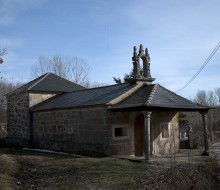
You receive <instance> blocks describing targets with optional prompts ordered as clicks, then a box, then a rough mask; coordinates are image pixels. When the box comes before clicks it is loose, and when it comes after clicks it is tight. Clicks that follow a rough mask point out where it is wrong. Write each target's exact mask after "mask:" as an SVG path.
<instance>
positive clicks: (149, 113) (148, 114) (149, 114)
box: [143, 111, 152, 118]
mask: <svg viewBox="0 0 220 190" xmlns="http://www.w3.org/2000/svg"><path fill="white" fill-rule="evenodd" d="M143 114H144V117H148V118H150V117H151V114H152V112H150V111H145V112H144V113H143Z"/></svg>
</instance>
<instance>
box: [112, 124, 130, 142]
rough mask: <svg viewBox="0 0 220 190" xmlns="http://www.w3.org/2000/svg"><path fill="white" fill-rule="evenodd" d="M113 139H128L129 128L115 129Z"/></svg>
mask: <svg viewBox="0 0 220 190" xmlns="http://www.w3.org/2000/svg"><path fill="white" fill-rule="evenodd" d="M112 132H113V139H127V138H128V127H127V126H126V127H113V131H112Z"/></svg>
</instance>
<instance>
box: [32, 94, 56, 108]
mask: <svg viewBox="0 0 220 190" xmlns="http://www.w3.org/2000/svg"><path fill="white" fill-rule="evenodd" d="M55 95H56V94H55V93H29V107H32V106H35V105H36V104H38V103H40V102H43V101H45V100H47V99H49V98H51V97H53V96H55Z"/></svg>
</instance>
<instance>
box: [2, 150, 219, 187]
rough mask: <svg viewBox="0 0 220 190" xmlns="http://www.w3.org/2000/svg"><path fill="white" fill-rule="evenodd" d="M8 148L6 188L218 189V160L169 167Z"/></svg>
mask: <svg viewBox="0 0 220 190" xmlns="http://www.w3.org/2000/svg"><path fill="white" fill-rule="evenodd" d="M6 150H7V149H6ZM6 150H3V151H1V149H0V189H3V190H10V189H15V190H31V189H32V190H41V189H42V190H58V189H60V190H61V189H64V190H66V189H80V190H84V189H88V190H93V189H94V190H98V189H106V190H107V189H109V190H110V189H111V190H114V189H116V190H123V189H126V190H127V189H128V190H129V189H132V190H133V189H141V190H142V189H162V190H166V189H171V190H172V189H178V190H188V189H201V190H202V189H219V182H220V178H219V171H220V166H219V165H218V164H217V162H215V161H209V162H207V163H204V164H181V165H176V166H174V167H171V168H167V167H163V166H158V165H157V166H155V165H150V164H148V163H147V162H142V163H137V162H131V161H127V160H121V159H117V158H110V157H104V158H91V157H87V158H76V157H73V156H60V155H53V154H45V153H36V152H27V151H21V150H9V151H6ZM15 166H16V167H15Z"/></svg>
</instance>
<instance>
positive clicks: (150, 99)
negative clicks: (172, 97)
mask: <svg viewBox="0 0 220 190" xmlns="http://www.w3.org/2000/svg"><path fill="white" fill-rule="evenodd" d="M157 87H158V84H154V87H153V89H152V90H151V93H150V95H149V97H148V100H147V102H146V103H145V105H147V106H150V105H151V103H152V100H153V97H154V94H155V92H156V90H157Z"/></svg>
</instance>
